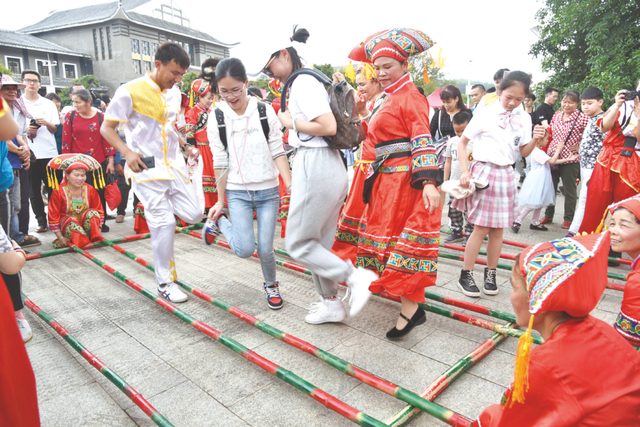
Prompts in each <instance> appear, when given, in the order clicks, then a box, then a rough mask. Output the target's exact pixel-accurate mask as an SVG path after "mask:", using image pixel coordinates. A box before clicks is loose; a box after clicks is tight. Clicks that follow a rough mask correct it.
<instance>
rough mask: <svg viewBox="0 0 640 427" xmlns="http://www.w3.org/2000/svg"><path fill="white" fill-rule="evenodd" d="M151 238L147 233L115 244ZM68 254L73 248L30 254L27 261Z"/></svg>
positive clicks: (119, 239)
mask: <svg viewBox="0 0 640 427" xmlns="http://www.w3.org/2000/svg"><path fill="white" fill-rule="evenodd" d="M149 237H151V235H150V234H149V233H145V234H133V235H131V236H125V237H120V238H118V239H113V240H112V241H113V243H122V242H132V241H134V240H142V239H147V238H149ZM104 245H105V244H104V243H102V242H93V243H89V245H87V246H85V248H84V249H92V248H98V247H100V246H104ZM68 252H73V249H71V248H61V249H52V250H50V251H43V252H37V253H34V254H29V255H27V261H29V260H32V259H39V258H45V257H48V256H52V255H59V254H66V253H68Z"/></svg>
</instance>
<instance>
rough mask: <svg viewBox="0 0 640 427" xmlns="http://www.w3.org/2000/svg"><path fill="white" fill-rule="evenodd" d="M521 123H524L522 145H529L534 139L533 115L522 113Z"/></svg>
mask: <svg viewBox="0 0 640 427" xmlns="http://www.w3.org/2000/svg"><path fill="white" fill-rule="evenodd" d="M520 117H521V118H520V123H522V132H521V135H522V136H521V137H520V146H521V147H522V146H523V145H527V144H528V143H529V142H531V140H532V139H533V134H532V125H531V116H530V115H529V113H527V112H524V113H520Z"/></svg>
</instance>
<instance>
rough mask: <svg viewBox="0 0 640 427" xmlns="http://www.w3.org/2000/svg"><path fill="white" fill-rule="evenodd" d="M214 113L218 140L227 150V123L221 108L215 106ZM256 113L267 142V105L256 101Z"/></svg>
mask: <svg viewBox="0 0 640 427" xmlns="http://www.w3.org/2000/svg"><path fill="white" fill-rule="evenodd" d="M214 113H215V115H216V121H217V122H218V133H220V140H221V141H222V145H224V149H225V150H227V125H226V123H225V122H224V113H223V112H222V110H221V109H219V108H218V107H216V109H215V110H214ZM258 114H259V115H260V124H261V125H262V132H264V138H265V139H266V140H267V143H268V142H269V121H268V120H267V106H266V104H265V103H264V102H261V101H258Z"/></svg>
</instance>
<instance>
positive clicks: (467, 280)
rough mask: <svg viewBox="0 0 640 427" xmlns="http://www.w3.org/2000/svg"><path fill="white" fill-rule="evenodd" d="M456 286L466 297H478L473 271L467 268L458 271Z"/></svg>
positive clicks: (478, 290) (478, 292)
mask: <svg viewBox="0 0 640 427" xmlns="http://www.w3.org/2000/svg"><path fill="white" fill-rule="evenodd" d="M458 288H460V290H461V291H462V293H463V294H465V295H466V296H468V297H472V298H479V297H480V289H478V287H477V286H476V282H475V280H473V272H472V271H469V270H462V271H460V279H459V280H458Z"/></svg>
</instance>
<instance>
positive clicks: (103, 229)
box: [100, 224, 109, 233]
mask: <svg viewBox="0 0 640 427" xmlns="http://www.w3.org/2000/svg"><path fill="white" fill-rule="evenodd" d="M100 230H101V231H102V232H103V233H107V232H108V231H109V226H108V225H107V224H102V228H100Z"/></svg>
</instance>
